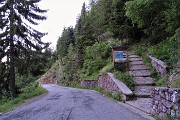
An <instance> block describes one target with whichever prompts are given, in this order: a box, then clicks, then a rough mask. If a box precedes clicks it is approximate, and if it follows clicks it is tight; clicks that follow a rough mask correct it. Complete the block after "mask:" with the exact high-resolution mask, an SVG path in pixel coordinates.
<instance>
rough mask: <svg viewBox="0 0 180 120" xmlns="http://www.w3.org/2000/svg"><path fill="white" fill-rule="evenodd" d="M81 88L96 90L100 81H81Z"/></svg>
mask: <svg viewBox="0 0 180 120" xmlns="http://www.w3.org/2000/svg"><path fill="white" fill-rule="evenodd" d="M81 86H84V87H88V88H95V87H97V86H98V80H83V81H81Z"/></svg>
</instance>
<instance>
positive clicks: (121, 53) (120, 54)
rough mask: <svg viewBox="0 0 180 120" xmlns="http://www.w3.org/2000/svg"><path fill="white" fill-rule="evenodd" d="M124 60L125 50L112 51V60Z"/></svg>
mask: <svg viewBox="0 0 180 120" xmlns="http://www.w3.org/2000/svg"><path fill="white" fill-rule="evenodd" d="M126 60H127V59H126V52H125V51H114V62H123V61H126Z"/></svg>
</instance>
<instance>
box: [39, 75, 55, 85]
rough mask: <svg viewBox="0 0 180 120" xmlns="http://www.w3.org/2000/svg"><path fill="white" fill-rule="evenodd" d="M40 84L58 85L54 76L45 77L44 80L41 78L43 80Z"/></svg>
mask: <svg viewBox="0 0 180 120" xmlns="http://www.w3.org/2000/svg"><path fill="white" fill-rule="evenodd" d="M39 83H40V84H57V80H56V79H55V77H54V76H52V75H49V76H45V77H43V78H41V80H39Z"/></svg>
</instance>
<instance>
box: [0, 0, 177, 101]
mask: <svg viewBox="0 0 180 120" xmlns="http://www.w3.org/2000/svg"><path fill="white" fill-rule="evenodd" d="M40 1H41V0H28V1H24V0H13V1H12V0H0V30H1V32H0V60H1V64H0V104H3V103H5V102H6V101H7V100H9V99H12V98H16V97H17V96H18V97H22V98H28V97H27V96H34V95H38V94H41V93H42V92H43V91H42V90H41V89H40V88H39V87H38V83H37V82H36V80H37V79H38V78H39V77H40V76H41V75H42V74H44V73H45V72H46V71H48V69H49V68H50V67H51V66H52V64H53V63H54V65H53V66H52V68H51V69H50V70H52V69H54V70H57V71H58V77H57V75H56V77H57V79H58V80H59V83H60V84H61V85H71V84H76V83H79V81H80V80H86V79H94V80H96V79H97V77H98V75H99V74H102V73H104V72H106V71H111V70H112V69H113V64H112V59H111V49H110V46H111V45H119V46H128V48H129V49H128V50H130V51H133V52H136V53H137V54H139V55H143V54H145V52H147V51H149V52H151V53H152V54H153V55H154V56H156V57H157V58H159V59H161V60H163V61H165V62H166V63H167V64H168V66H170V72H171V70H173V69H174V68H179V67H180V60H179V56H180V11H179V10H180V2H179V1H178V0H163V1H161V0H90V3H89V4H85V3H84V4H83V5H82V9H81V13H80V15H79V16H78V17H77V21H76V25H75V27H72V26H70V27H65V28H64V30H63V32H62V33H59V34H60V35H61V36H60V37H59V38H58V41H57V48H56V51H52V50H51V49H50V48H49V43H44V42H43V41H41V38H42V37H43V36H44V35H46V33H41V32H39V31H37V30H35V29H33V28H32V27H31V26H29V24H32V25H38V24H39V22H38V21H39V20H46V17H45V16H43V14H44V13H46V12H47V10H41V9H40V8H39V7H38V6H37V3H38V2H40ZM27 23H28V24H27ZM4 58H6V60H5V61H3V59H4ZM37 61H38V62H37ZM56 73H57V72H56Z"/></svg>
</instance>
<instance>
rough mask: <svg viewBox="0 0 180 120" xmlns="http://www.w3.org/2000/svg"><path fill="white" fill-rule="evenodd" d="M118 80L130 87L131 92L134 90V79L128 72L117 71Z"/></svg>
mask: <svg viewBox="0 0 180 120" xmlns="http://www.w3.org/2000/svg"><path fill="white" fill-rule="evenodd" d="M114 74H115V76H116V77H117V79H119V80H121V81H122V82H123V83H124V84H126V85H127V86H128V88H130V89H131V90H134V87H135V83H134V81H133V79H132V77H131V76H130V75H129V74H128V73H127V72H122V71H115V72H114Z"/></svg>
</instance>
